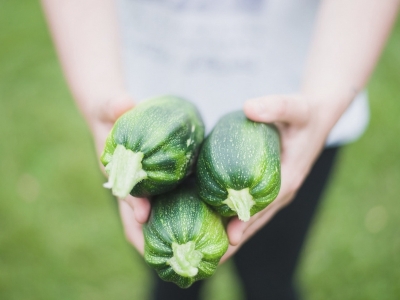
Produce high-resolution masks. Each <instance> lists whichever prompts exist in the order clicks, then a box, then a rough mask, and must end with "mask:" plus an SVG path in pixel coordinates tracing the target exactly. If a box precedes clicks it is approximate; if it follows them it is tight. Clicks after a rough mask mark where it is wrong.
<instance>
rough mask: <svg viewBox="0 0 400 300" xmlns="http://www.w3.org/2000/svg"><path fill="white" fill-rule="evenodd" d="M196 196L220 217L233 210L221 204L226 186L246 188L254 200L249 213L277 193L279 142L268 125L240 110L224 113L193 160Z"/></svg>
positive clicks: (263, 204)
mask: <svg viewBox="0 0 400 300" xmlns="http://www.w3.org/2000/svg"><path fill="white" fill-rule="evenodd" d="M197 178H198V186H199V194H200V197H201V198H202V199H203V200H204V201H205V202H206V203H208V204H210V205H212V206H213V207H214V208H215V209H216V210H217V211H218V212H219V213H220V214H221V215H223V216H234V215H236V212H235V211H233V210H232V209H231V208H229V206H227V205H226V204H224V203H222V202H223V201H224V200H225V199H227V197H228V192H227V189H234V190H242V189H245V188H249V192H250V195H251V196H252V197H253V200H254V201H255V204H254V206H253V207H252V208H251V209H250V215H251V216H252V215H254V214H255V213H257V212H259V211H261V210H262V209H264V208H265V207H266V206H267V205H268V204H270V203H271V202H272V201H273V200H274V199H275V198H276V196H277V195H278V192H279V189H280V183H281V172H280V141H279V135H278V131H277V129H276V128H275V127H274V126H272V125H267V124H263V123H256V122H253V121H251V120H249V119H247V118H246V116H245V115H244V113H243V112H242V111H237V112H233V113H230V114H228V115H225V116H224V117H223V118H221V119H220V121H219V122H218V123H217V125H216V126H215V127H214V129H213V131H212V132H211V133H210V135H209V136H208V137H207V138H206V140H205V141H204V144H203V146H202V149H201V150H200V154H199V160H198V163H197Z"/></svg>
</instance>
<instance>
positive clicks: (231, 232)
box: [226, 217, 246, 246]
mask: <svg viewBox="0 0 400 300" xmlns="http://www.w3.org/2000/svg"><path fill="white" fill-rule="evenodd" d="M245 227H246V223H245V222H243V221H240V220H239V219H238V218H237V217H233V218H232V219H231V220H230V221H229V223H228V226H227V228H226V233H227V234H228V238H229V244H231V245H232V246H236V245H238V244H239V243H240V241H241V240H242V235H243V231H244V230H245Z"/></svg>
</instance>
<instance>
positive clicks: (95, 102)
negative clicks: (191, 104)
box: [42, 0, 400, 261]
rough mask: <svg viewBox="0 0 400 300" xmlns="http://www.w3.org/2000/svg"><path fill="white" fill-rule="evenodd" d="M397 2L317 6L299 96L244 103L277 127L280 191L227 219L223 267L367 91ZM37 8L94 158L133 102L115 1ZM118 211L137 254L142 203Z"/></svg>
mask: <svg viewBox="0 0 400 300" xmlns="http://www.w3.org/2000/svg"><path fill="white" fill-rule="evenodd" d="M399 3H400V0H384V1H378V0H353V1H349V0H323V1H321V6H320V9H319V13H318V19H317V22H316V25H315V34H314V38H313V42H312V45H311V47H310V51H309V58H308V61H307V65H306V69H305V73H304V75H303V84H302V88H301V90H300V91H299V92H298V93H297V94H295V95H264V96H261V97H259V98H257V99H248V100H247V101H246V102H245V103H244V112H245V114H246V115H247V117H248V118H250V119H252V120H254V121H258V122H265V123H275V124H276V125H277V126H278V129H279V131H280V136H281V146H282V147H281V149H282V152H281V164H282V186H281V190H280V192H279V195H278V197H277V199H276V200H275V201H274V202H273V203H272V204H270V205H269V206H268V207H267V208H266V209H264V210H263V211H261V212H260V213H258V214H256V215H254V216H253V217H251V219H250V220H249V221H248V222H245V223H244V222H242V221H240V220H238V219H237V218H232V219H231V220H230V222H229V223H228V226H227V233H228V236H229V241H230V247H229V249H228V251H227V253H226V254H225V255H224V257H223V258H222V261H225V260H226V259H228V258H229V257H230V256H231V255H232V254H233V253H234V252H235V251H237V250H238V249H239V248H240V246H241V245H243V243H245V242H246V240H248V239H249V238H250V237H251V236H252V235H253V234H254V233H255V232H257V230H259V229H260V228H261V227H263V226H268V225H266V224H267V223H268V221H269V220H270V219H271V218H272V217H273V216H274V215H275V214H276V213H277V212H278V211H279V210H280V209H282V208H283V207H285V206H286V205H288V204H289V203H290V201H291V200H292V199H293V197H294V196H295V194H296V192H297V190H298V189H299V187H300V186H301V184H302V182H303V181H304V179H305V178H306V176H307V174H308V172H309V171H310V169H311V167H312V165H313V164H314V162H315V160H316V158H317V157H318V155H319V154H320V152H321V150H322V149H323V146H324V144H325V140H326V138H327V136H328V134H329V132H330V130H331V129H332V127H333V126H334V124H335V123H336V122H337V120H338V119H339V118H340V116H341V115H342V114H343V112H344V111H345V110H346V108H347V107H348V105H349V104H350V103H351V101H352V100H353V99H354V96H355V95H356V93H357V92H358V91H360V90H361V89H363V87H364V86H365V85H366V83H367V81H368V78H369V77H370V75H371V73H372V71H373V69H374V66H375V65H376V62H377V60H378V58H379V55H380V53H381V51H382V48H383V46H384V44H385V41H386V39H387V36H388V34H389V32H390V29H391V27H392V25H393V23H394V20H395V18H396V15H397V10H398V7H399ZM42 4H43V7H44V10H45V14H46V17H47V20H48V23H49V26H50V29H51V33H52V36H53V39H54V42H55V45H56V48H57V52H58V55H59V58H60V61H61V64H62V67H63V70H64V74H65V76H66V79H67V82H68V84H69V87H70V89H71V91H72V94H73V97H74V99H75V100H76V103H77V105H78V107H79V109H80V111H81V112H82V114H83V116H84V117H85V119H86V121H87V123H88V125H89V127H90V129H91V131H92V133H93V136H94V141H95V145H96V150H97V153H98V155H100V153H101V151H102V149H103V147H104V143H105V139H106V137H107V135H108V133H109V131H110V129H111V127H112V125H113V124H114V122H115V121H116V119H117V118H118V117H119V116H120V115H122V114H123V113H124V112H125V111H127V110H129V109H130V108H132V107H134V103H135V102H134V100H133V98H132V97H131V96H130V95H129V94H128V93H127V91H126V88H125V86H126V85H125V82H124V79H123V72H122V67H121V60H120V49H119V39H118V27H117V22H116V13H115V8H114V2H113V1H112V0H42ZM244 100H246V99H244ZM119 209H120V214H121V218H122V222H123V225H124V230H125V235H126V237H127V239H128V240H129V241H130V242H131V243H132V244H133V245H134V246H135V247H136V249H137V250H138V251H139V252H140V253H142V254H143V251H144V240H143V233H142V224H144V223H145V222H146V221H147V219H148V216H149V213H150V203H149V201H148V200H147V199H143V198H134V197H131V196H128V197H127V198H126V199H124V200H119Z"/></svg>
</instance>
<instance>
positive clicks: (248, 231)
mask: <svg viewBox="0 0 400 300" xmlns="http://www.w3.org/2000/svg"><path fill="white" fill-rule="evenodd" d="M281 208H282V207H281V206H279V205H278V204H276V205H272V204H271V205H270V206H268V207H267V208H266V209H264V210H263V211H262V214H260V215H259V216H258V217H257V218H254V221H253V222H252V223H251V224H250V225H249V226H248V227H246V228H245V230H244V232H243V236H242V242H244V241H246V240H248V239H249V238H250V237H252V236H253V234H255V233H256V232H257V231H258V230H259V229H260V228H262V227H263V226H265V225H266V224H267V223H268V222H269V221H270V220H271V219H272V218H273V217H274V216H275V214H276V213H277V212H278V211H279V210H280V209H281ZM267 226H268V225H267Z"/></svg>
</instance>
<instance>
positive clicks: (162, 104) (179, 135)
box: [101, 96, 204, 197]
mask: <svg viewBox="0 0 400 300" xmlns="http://www.w3.org/2000/svg"><path fill="white" fill-rule="evenodd" d="M203 139H204V124H203V121H202V119H201V117H200V114H199V113H198V111H197V109H196V108H195V106H194V105H193V104H191V103H190V102H188V101H186V100H183V99H181V98H178V97H174V96H161V97H157V98H153V99H149V100H146V101H144V102H141V103H139V104H138V105H137V106H136V107H135V108H133V109H132V110H130V111H128V112H127V113H125V114H124V115H122V116H121V117H120V118H119V119H118V120H117V122H116V123H115V125H114V127H113V129H112V131H111V133H110V135H109V136H108V138H107V141H106V145H105V149H104V151H103V154H102V156H101V162H102V163H103V165H104V166H106V165H107V164H108V163H109V162H110V158H111V155H112V154H113V153H114V150H115V148H116V146H117V144H122V145H123V146H124V147H125V148H127V149H130V150H132V151H133V152H142V153H143V154H144V157H143V160H142V167H143V170H144V171H145V172H146V173H147V178H146V179H144V180H142V181H140V182H139V183H138V184H137V185H136V186H135V187H134V188H133V189H132V191H131V195H133V196H136V197H147V196H150V195H157V194H160V193H163V192H166V191H169V190H172V189H173V188H174V187H175V186H176V185H177V184H178V183H179V182H180V181H181V180H182V179H184V178H185V176H186V175H187V174H188V173H190V172H191V169H192V165H193V162H194V161H195V158H196V157H197V154H198V150H199V146H200V144H201V143H202V141H203Z"/></svg>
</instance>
